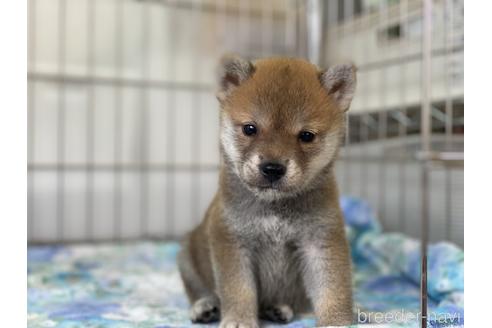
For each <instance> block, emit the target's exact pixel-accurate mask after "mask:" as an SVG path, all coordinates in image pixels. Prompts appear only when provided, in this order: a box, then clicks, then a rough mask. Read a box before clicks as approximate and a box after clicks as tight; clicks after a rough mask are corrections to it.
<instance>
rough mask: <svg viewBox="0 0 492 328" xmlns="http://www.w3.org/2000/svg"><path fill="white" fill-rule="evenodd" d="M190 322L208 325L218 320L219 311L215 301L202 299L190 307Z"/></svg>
mask: <svg viewBox="0 0 492 328" xmlns="http://www.w3.org/2000/svg"><path fill="white" fill-rule="evenodd" d="M190 317H191V322H193V323H210V322H214V321H218V320H219V319H220V310H219V304H218V302H217V299H216V298H214V297H204V298H201V299H199V300H198V301H196V302H195V304H193V306H192V307H191V314H190Z"/></svg>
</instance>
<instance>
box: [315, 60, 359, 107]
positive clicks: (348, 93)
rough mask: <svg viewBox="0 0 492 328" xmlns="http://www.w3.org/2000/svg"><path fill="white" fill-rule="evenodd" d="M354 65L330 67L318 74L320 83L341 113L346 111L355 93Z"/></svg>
mask: <svg viewBox="0 0 492 328" xmlns="http://www.w3.org/2000/svg"><path fill="white" fill-rule="evenodd" d="M356 71H357V69H356V68H355V66H354V65H349V64H343V65H336V66H332V67H330V68H329V69H327V70H325V71H322V72H321V73H320V81H321V84H322V85H323V87H324V88H325V89H326V91H328V94H329V95H330V96H331V97H332V99H333V100H334V101H335V103H336V104H337V105H338V107H339V108H340V109H341V110H342V111H347V110H348V109H349V107H350V103H351V102H352V98H353V97H354V93H355V86H356V84H357V81H356V80H357V79H356V76H355V72H356Z"/></svg>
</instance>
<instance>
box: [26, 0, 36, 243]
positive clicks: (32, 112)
mask: <svg viewBox="0 0 492 328" xmlns="http://www.w3.org/2000/svg"><path fill="white" fill-rule="evenodd" d="M36 4H37V1H35V0H31V1H29V3H28V15H29V22H28V23H29V35H28V37H29V49H28V59H29V67H30V69H36V23H37V19H36V15H37V12H36V9H37V8H36ZM35 99H36V83H35V82H31V83H28V89H27V100H28V102H27V111H28V112H27V125H28V139H27V156H28V161H34V160H35V149H36V144H35V141H36V138H35V137H34V136H35V134H36V124H35V122H36V101H35ZM27 183H28V186H27V193H28V196H27V239H28V240H31V239H33V238H34V231H35V229H34V223H35V222H36V221H35V216H34V213H35V211H34V198H35V197H34V193H35V190H34V188H35V175H34V173H32V172H31V173H29V171H28V179H27Z"/></svg>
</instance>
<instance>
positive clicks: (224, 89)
mask: <svg viewBox="0 0 492 328" xmlns="http://www.w3.org/2000/svg"><path fill="white" fill-rule="evenodd" d="M254 71H255V67H254V65H253V64H252V63H251V62H250V61H248V60H246V59H243V58H241V57H239V56H237V55H230V54H228V55H224V56H223V57H222V58H221V59H220V65H219V72H218V75H219V91H218V92H217V99H218V100H219V102H221V103H223V102H224V101H225V100H226V99H227V97H228V96H229V95H230V93H231V92H232V91H233V90H234V89H235V88H237V87H238V86H239V85H240V84H241V83H243V82H244V81H246V80H247V79H248V78H249V77H251V75H253V73H254Z"/></svg>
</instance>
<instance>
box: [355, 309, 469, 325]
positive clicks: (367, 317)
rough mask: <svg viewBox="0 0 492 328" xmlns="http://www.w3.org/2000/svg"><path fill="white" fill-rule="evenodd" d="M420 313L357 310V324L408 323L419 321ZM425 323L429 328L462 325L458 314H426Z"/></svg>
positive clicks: (461, 319) (402, 310)
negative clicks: (426, 322)
mask: <svg viewBox="0 0 492 328" xmlns="http://www.w3.org/2000/svg"><path fill="white" fill-rule="evenodd" d="M420 318H421V313H420V312H417V313H415V312H409V311H406V310H404V309H401V310H393V311H391V312H364V311H361V310H360V309H357V322H358V323H361V324H362V323H376V324H385V323H408V322H415V321H420ZM427 321H428V323H429V326H430V327H435V328H440V327H449V326H455V325H458V324H462V323H463V318H462V317H461V314H460V313H435V312H431V313H428V314H427Z"/></svg>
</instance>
